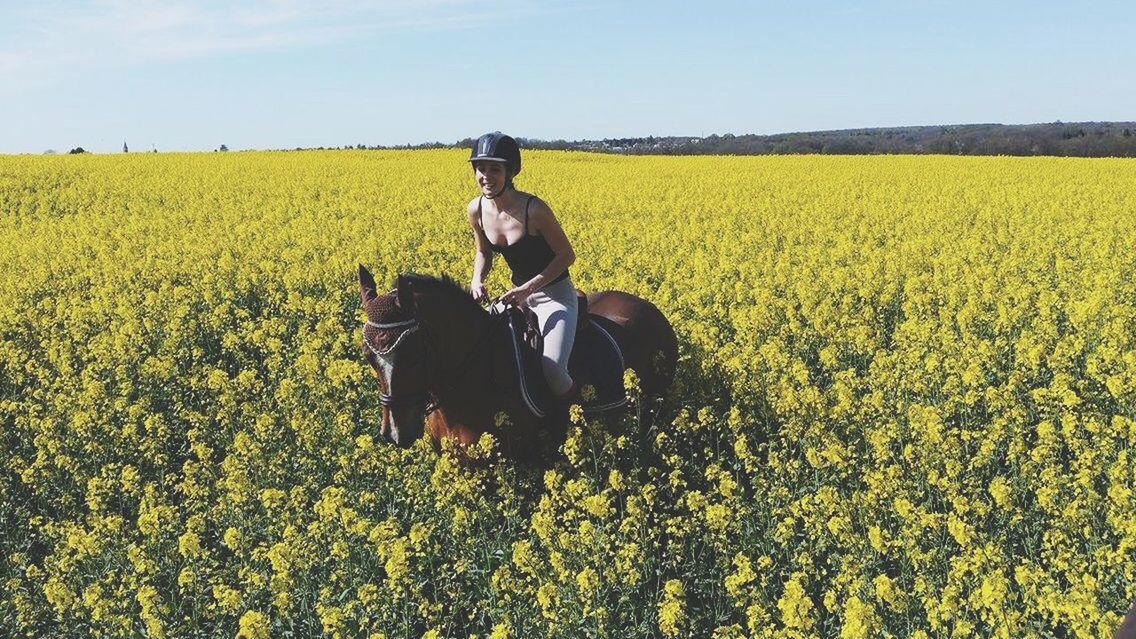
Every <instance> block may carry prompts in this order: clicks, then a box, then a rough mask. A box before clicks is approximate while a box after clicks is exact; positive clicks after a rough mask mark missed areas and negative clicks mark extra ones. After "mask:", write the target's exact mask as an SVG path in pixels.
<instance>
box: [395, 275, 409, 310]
mask: <svg viewBox="0 0 1136 639" xmlns="http://www.w3.org/2000/svg"><path fill="white" fill-rule="evenodd" d="M412 281H413V280H411V279H410V278H409V277H407V276H405V275H399V276H398V284H397V286H396V288H397V289H398V293H397V295H396V296H395V302H396V303H397V304H398V308H399V309H400V310H401V311H402V312H404V313H407V314H413V313H414V285H413V284H412Z"/></svg>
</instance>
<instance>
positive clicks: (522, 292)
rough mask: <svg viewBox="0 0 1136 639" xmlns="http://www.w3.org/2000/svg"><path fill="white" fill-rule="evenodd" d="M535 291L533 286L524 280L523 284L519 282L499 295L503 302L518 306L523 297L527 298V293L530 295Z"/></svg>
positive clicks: (523, 299)
mask: <svg viewBox="0 0 1136 639" xmlns="http://www.w3.org/2000/svg"><path fill="white" fill-rule="evenodd" d="M535 292H536V290H535V289H534V288H533V286H532V285H531V284H529V283H527V282H526V283H524V284H521V285H520V286H517V287H514V288H511V289H509V290H508V291H505V294H504V295H502V296H501V301H502V302H504V303H505V304H512V305H513V306H520V305H521V302H523V301H525V299H526V298H528V296H529V295H532V294H533V293H535Z"/></svg>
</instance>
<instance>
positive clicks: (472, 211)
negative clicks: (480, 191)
mask: <svg viewBox="0 0 1136 639" xmlns="http://www.w3.org/2000/svg"><path fill="white" fill-rule="evenodd" d="M480 202H481V197H480V196H478V197H475V198H473V199H472V200H470V201H469V204H467V205H466V206H465V213H466V215H468V216H469V219H471V220H472V219H474V218H475V217H477V212H478V211H479V210H480V209H481V207H480V206H479V204H480Z"/></svg>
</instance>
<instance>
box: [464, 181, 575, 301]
mask: <svg viewBox="0 0 1136 639" xmlns="http://www.w3.org/2000/svg"><path fill="white" fill-rule="evenodd" d="M534 197H536V196H534V195H530V196H529V200H528V202H525V234H524V235H522V236H521V239H519V240H517V241H516V242H513V243H512V244H506V245H505V246H498V245H496V244H494V243H493V242H492V241H490V242H489V247H490V249H491V250H492V251H493V252H494V253H500V254H501V255H502V256H503V257H504V258H505V262H506V263H507V264H508V265H509V268H510V269H512V271H513V278H512V279H513V286H520V285H521V284H524V283H525V282H527V281H529V280H531V279H532V278H533V277H535V276H536V275H538V274H540V273H541V272H542V271H544V269H546V268H548V265H549V264H551V263H552V259H553V258H554V257H556V253H554V252H553V250H552V247H550V246H549V245H548V241H547V240H545V239H544V236H541V235H529V205H530V204H532V201H533V198H534ZM477 216H478V219H479V220H481V232H482V233H485V218H483V217H482V213H481V198H480V197H479V198H477ZM485 239H487V240H488V239H489V235H488V234H486V235H485ZM566 277H568V269H564V272H563V273H561V274H560V275H558V276H557V277H556V278H555V279H553V280H552V281H551V282H548V283H547V284H545V286H547V285H548V284H555V283H556V282H559V281H560V280H562V279H564V278H566Z"/></svg>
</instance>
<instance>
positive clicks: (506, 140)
mask: <svg viewBox="0 0 1136 639" xmlns="http://www.w3.org/2000/svg"><path fill="white" fill-rule="evenodd" d="M478 160H490V161H494V162H504V163H505V164H506V165H508V167H509V168H510V169H512V171H513V175H514V176H516V175H520V173H521V147H519V146H517V141H516V140H514V139H513V138H511V137H509V136H507V135H505V134H504V133H501V132H500V131H494V132H493V133H486V134H485V135H483V136H481V137H479V138H477V142H474V143H473V151H472V152H471V153H470V154H469V161H470V162H471V163H472V162H477V161H478Z"/></svg>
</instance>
